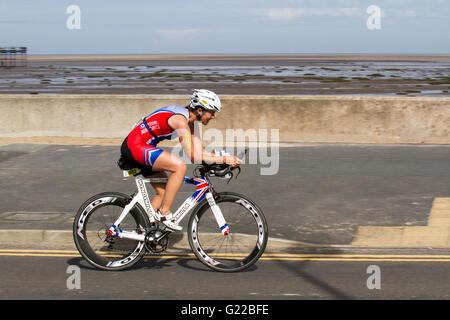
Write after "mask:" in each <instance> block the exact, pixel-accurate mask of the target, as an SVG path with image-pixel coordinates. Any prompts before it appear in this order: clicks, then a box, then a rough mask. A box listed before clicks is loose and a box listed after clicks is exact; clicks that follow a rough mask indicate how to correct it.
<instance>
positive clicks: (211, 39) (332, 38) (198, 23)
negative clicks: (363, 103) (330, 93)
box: [0, 0, 450, 54]
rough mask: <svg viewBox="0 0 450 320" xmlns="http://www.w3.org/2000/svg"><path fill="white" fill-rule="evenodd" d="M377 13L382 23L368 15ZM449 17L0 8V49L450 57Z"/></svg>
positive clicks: (406, 2) (150, 1) (398, 11)
mask: <svg viewBox="0 0 450 320" xmlns="http://www.w3.org/2000/svg"><path fill="white" fill-rule="evenodd" d="M72 5H75V6H77V7H78V8H79V13H80V14H79V28H76V27H77V23H76V22H77V20H76V19H75V18H76V15H74V14H76V12H74V11H69V12H67V10H68V8H69V7H70V6H72ZM373 6H375V7H376V8H379V11H378V12H379V14H377V12H374V11H369V12H368V11H367V10H368V8H369V7H373ZM449 17H450V0H370V1H366V0H359V1H356V0H315V1H313V0H297V1H295V0H276V1H273V0H270V1H269V0H218V1H214V0H209V1H206V0H197V1H194V0H165V1H161V0H159V1H155V0H147V1H144V0H140V1H138V0H126V1H123V0H121V1H117V0H109V1H106V0H69V1H66V0H41V1H36V0H14V1H11V0H0V46H1V47H7V46H26V47H28V51H29V53H30V54H232V53H237V54H239V53H242V54H269V53H279V54H296V53H323V54H332V53H369V54H370V53H374V54H376V53H385V54H389V53H394V54H449V53H450V18H449ZM368 20H369V26H370V28H369V27H368ZM68 21H69V27H68ZM376 23H379V24H378V28H374V26H375V27H376V26H377V25H376ZM74 26H75V28H74Z"/></svg>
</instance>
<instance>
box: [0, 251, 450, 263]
mask: <svg viewBox="0 0 450 320" xmlns="http://www.w3.org/2000/svg"><path fill="white" fill-rule="evenodd" d="M0 256H22V257H81V255H80V254H79V253H78V251H74V250H17V249H0ZM211 256H212V257H213V258H215V259H227V258H244V256H243V255H239V254H215V255H211ZM105 257H108V258H114V257H120V256H119V255H115V254H113V253H108V254H105ZM144 258H146V259H149V258H150V259H196V256H195V255H194V254H193V253H166V254H162V255H151V254H146V255H144ZM260 260H264V261H274V260H278V261H280V260H285V261H360V262H361V261H392V262H402V261H403V262H450V255H408V254H404V255H398V254H318V253H312V254H307V253H305V254H288V253H280V254H277V253H267V254H264V255H263V256H262V257H261V258H260Z"/></svg>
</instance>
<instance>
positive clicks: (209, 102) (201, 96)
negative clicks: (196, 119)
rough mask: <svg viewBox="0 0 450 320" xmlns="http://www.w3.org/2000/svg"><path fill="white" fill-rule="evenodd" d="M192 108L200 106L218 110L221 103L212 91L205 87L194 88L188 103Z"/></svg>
mask: <svg viewBox="0 0 450 320" xmlns="http://www.w3.org/2000/svg"><path fill="white" fill-rule="evenodd" d="M189 106H190V107H191V108H192V109H195V108H197V107H202V108H204V109H205V110H211V111H217V112H220V110H221V109H222V105H221V103H220V99H219V97H218V96H217V95H216V94H215V93H214V92H212V91H209V90H205V89H195V90H194V92H193V93H192V96H191V103H190V105H189Z"/></svg>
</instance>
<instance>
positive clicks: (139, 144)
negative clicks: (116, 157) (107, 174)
mask: <svg viewBox="0 0 450 320" xmlns="http://www.w3.org/2000/svg"><path fill="white" fill-rule="evenodd" d="M176 114H181V115H182V116H184V117H185V118H186V120H187V121H189V110H188V109H187V108H185V107H180V106H169V107H163V108H161V109H158V110H156V111H155V112H153V113H152V114H150V115H149V116H147V117H145V118H143V119H142V120H141V121H139V122H138V123H137V125H136V126H135V127H134V129H133V130H132V131H131V132H130V134H129V135H128V136H127V137H126V138H125V140H124V142H123V144H122V148H121V152H122V155H124V156H125V157H126V158H127V160H128V161H129V162H130V163H131V164H132V165H133V166H136V167H138V168H142V167H144V166H149V167H151V166H153V164H154V163H155V161H156V159H157V158H158V157H159V156H160V154H161V153H162V152H163V150H162V149H160V148H158V147H157V145H158V143H159V142H161V141H162V140H167V139H172V138H173V136H174V131H175V130H174V129H172V128H171V127H170V126H169V123H168V120H169V118H170V117H172V116H174V115H176ZM131 157H132V159H131ZM133 160H135V161H137V162H138V164H137V163H135V162H134V161H133Z"/></svg>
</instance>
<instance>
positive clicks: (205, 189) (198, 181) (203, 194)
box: [109, 171, 230, 241]
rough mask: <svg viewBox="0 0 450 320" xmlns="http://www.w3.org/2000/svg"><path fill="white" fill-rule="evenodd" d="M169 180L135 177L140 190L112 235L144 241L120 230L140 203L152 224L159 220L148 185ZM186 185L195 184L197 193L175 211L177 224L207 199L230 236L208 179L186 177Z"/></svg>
mask: <svg viewBox="0 0 450 320" xmlns="http://www.w3.org/2000/svg"><path fill="white" fill-rule="evenodd" d="M124 176H128V174H127V171H124ZM167 180H168V178H144V177H140V176H135V182H136V186H137V189H138V192H137V193H136V194H135V195H134V196H133V198H132V200H131V201H130V203H129V204H127V205H126V206H125V208H124V209H123V211H122V213H121V214H120V216H119V218H118V219H117V220H116V221H115V222H114V224H113V225H112V226H111V227H110V228H109V232H110V234H114V235H115V236H117V237H119V238H126V239H132V240H138V241H144V240H145V235H144V234H138V233H136V232H134V231H133V232H130V231H123V230H121V229H120V224H121V222H122V221H123V219H125V217H126V215H127V214H128V213H129V212H130V210H131V209H132V208H133V207H134V206H135V205H136V204H137V203H138V204H140V205H141V206H142V208H144V210H145V212H146V213H147V216H148V218H149V220H150V222H151V223H153V222H155V221H156V220H157V218H156V217H157V215H156V212H155V210H154V208H153V207H152V205H151V203H150V198H149V194H148V192H147V187H146V186H145V184H146V183H150V182H157V183H166V182H167ZM183 182H184V183H185V184H193V185H195V186H196V190H195V192H194V193H193V194H192V195H191V196H190V197H188V198H187V199H186V200H185V201H184V202H183V204H181V206H180V207H179V208H178V209H177V211H175V213H174V214H173V216H174V217H175V221H176V223H177V224H178V223H180V221H181V220H183V218H184V217H185V216H186V214H187V213H188V212H189V211H191V210H192V209H193V208H194V207H195V206H196V205H197V204H198V203H199V202H200V201H201V200H203V199H204V198H206V199H207V200H208V203H209V205H210V207H211V210H212V211H213V214H214V216H215V218H216V221H217V225H218V227H219V229H220V230H221V232H222V234H223V235H228V234H229V233H230V228H229V226H228V225H227V223H226V221H225V219H224V217H223V215H222V211H221V210H220V208H219V206H218V205H217V204H216V202H215V200H214V197H213V194H212V188H211V185H210V183H209V181H208V179H202V178H189V177H184V181H183Z"/></svg>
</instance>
